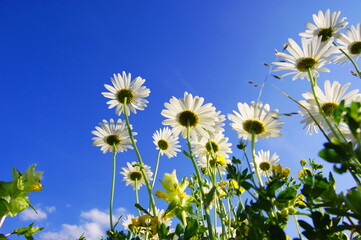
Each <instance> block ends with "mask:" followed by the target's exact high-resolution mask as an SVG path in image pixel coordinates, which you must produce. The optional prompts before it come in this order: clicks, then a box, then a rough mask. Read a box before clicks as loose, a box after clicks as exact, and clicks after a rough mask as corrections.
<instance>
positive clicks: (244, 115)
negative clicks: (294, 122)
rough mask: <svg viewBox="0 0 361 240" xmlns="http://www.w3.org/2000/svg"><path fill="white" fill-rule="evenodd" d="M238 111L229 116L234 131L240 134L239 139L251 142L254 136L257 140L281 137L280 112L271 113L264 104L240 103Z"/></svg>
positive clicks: (268, 107)
mask: <svg viewBox="0 0 361 240" xmlns="http://www.w3.org/2000/svg"><path fill="white" fill-rule="evenodd" d="M238 111H239V112H236V111H233V112H234V115H233V114H228V118H229V120H231V121H232V122H233V123H231V126H232V128H233V130H235V131H236V132H237V133H238V138H243V139H246V140H251V139H252V135H255V137H256V140H257V138H269V137H279V136H281V133H280V130H281V127H280V125H282V124H283V122H280V121H278V119H279V118H280V115H279V114H278V110H277V109H275V110H273V111H270V106H269V105H268V104H265V105H263V103H262V102H258V103H256V102H251V105H248V104H247V103H238Z"/></svg>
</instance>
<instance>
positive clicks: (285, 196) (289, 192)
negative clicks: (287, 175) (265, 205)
mask: <svg viewBox="0 0 361 240" xmlns="http://www.w3.org/2000/svg"><path fill="white" fill-rule="evenodd" d="M296 195H297V190H296V189H294V188H293V187H288V188H286V189H285V190H283V191H282V192H281V193H280V194H279V195H278V197H277V199H276V201H277V202H280V203H286V202H288V201H289V200H292V199H294V198H295V197H296Z"/></svg>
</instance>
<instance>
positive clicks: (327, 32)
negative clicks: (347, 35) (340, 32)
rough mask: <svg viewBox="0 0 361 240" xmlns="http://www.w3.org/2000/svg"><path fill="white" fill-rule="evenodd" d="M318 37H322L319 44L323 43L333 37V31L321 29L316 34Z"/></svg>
mask: <svg viewBox="0 0 361 240" xmlns="http://www.w3.org/2000/svg"><path fill="white" fill-rule="evenodd" d="M317 35H318V36H319V37H322V39H321V42H325V41H326V40H328V39H330V38H331V37H332V35H333V29H332V28H331V27H329V28H322V29H321V30H320V31H319V32H318V34H317Z"/></svg>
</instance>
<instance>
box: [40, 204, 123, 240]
mask: <svg viewBox="0 0 361 240" xmlns="http://www.w3.org/2000/svg"><path fill="white" fill-rule="evenodd" d="M114 212H115V214H114V215H116V216H120V215H125V214H126V213H127V210H126V209H125V208H118V209H116V210H115V211H114ZM113 221H114V222H116V221H117V219H116V217H114V220H113ZM108 228H109V214H108V213H107V212H105V211H101V210H99V209H97V208H93V209H91V210H89V211H82V212H81V213H80V220H79V224H78V225H71V224H66V223H64V224H62V225H61V229H60V231H58V232H43V233H41V234H40V239H42V240H59V239H68V238H70V239H77V238H79V237H80V236H81V235H82V234H84V235H85V237H86V238H87V239H90V240H98V239H100V238H101V237H102V236H104V234H105V231H106V230H107V229H108Z"/></svg>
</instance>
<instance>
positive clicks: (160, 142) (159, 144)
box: [158, 139, 169, 151]
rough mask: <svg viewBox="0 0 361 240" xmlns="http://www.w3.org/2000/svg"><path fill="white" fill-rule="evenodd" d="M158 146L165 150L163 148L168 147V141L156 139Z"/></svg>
mask: <svg viewBox="0 0 361 240" xmlns="http://www.w3.org/2000/svg"><path fill="white" fill-rule="evenodd" d="M158 147H159V149H160V150H163V151H165V150H167V149H168V147H169V145H168V142H167V141H166V140H164V139H161V140H159V141H158Z"/></svg>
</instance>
